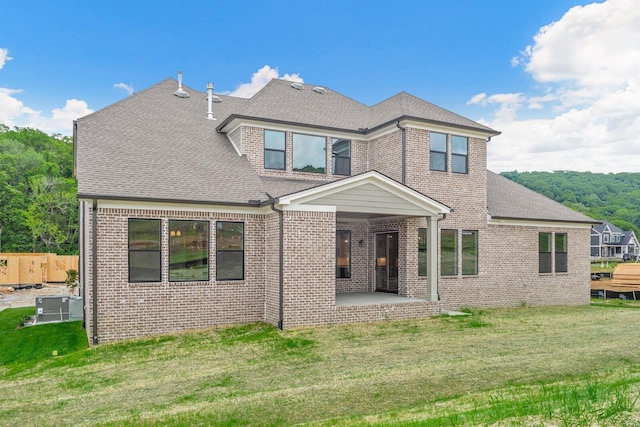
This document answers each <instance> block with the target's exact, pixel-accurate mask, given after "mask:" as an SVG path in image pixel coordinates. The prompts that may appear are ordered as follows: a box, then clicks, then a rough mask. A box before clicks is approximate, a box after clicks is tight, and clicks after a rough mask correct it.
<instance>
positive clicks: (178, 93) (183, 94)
mask: <svg viewBox="0 0 640 427" xmlns="http://www.w3.org/2000/svg"><path fill="white" fill-rule="evenodd" d="M173 94H174V95H175V96H177V97H179V98H188V97H189V94H188V93H187V92H185V91H184V90H182V71H178V90H177V91H175V92H173Z"/></svg>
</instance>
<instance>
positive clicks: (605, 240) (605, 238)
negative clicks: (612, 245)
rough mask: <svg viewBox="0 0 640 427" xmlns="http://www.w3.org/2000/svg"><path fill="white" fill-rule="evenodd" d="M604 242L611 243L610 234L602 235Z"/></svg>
mask: <svg viewBox="0 0 640 427" xmlns="http://www.w3.org/2000/svg"><path fill="white" fill-rule="evenodd" d="M602 242H603V243H609V234H606V233H605V234H603V235H602Z"/></svg>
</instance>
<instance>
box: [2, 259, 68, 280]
mask: <svg viewBox="0 0 640 427" xmlns="http://www.w3.org/2000/svg"><path fill="white" fill-rule="evenodd" d="M67 270H78V256H77V255H56V254H32V253H6V254H3V253H0V286H14V285H37V284H42V283H64V281H65V280H66V279H67Z"/></svg>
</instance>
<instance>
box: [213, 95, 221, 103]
mask: <svg viewBox="0 0 640 427" xmlns="http://www.w3.org/2000/svg"><path fill="white" fill-rule="evenodd" d="M211 102H213V103H215V104H220V103H221V102H222V99H220V97H219V96H218V95H211Z"/></svg>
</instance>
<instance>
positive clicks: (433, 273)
mask: <svg viewBox="0 0 640 427" xmlns="http://www.w3.org/2000/svg"><path fill="white" fill-rule="evenodd" d="M427 256H428V259H427V280H428V283H429V296H428V299H429V301H438V216H437V215H436V216H428V217H427Z"/></svg>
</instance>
